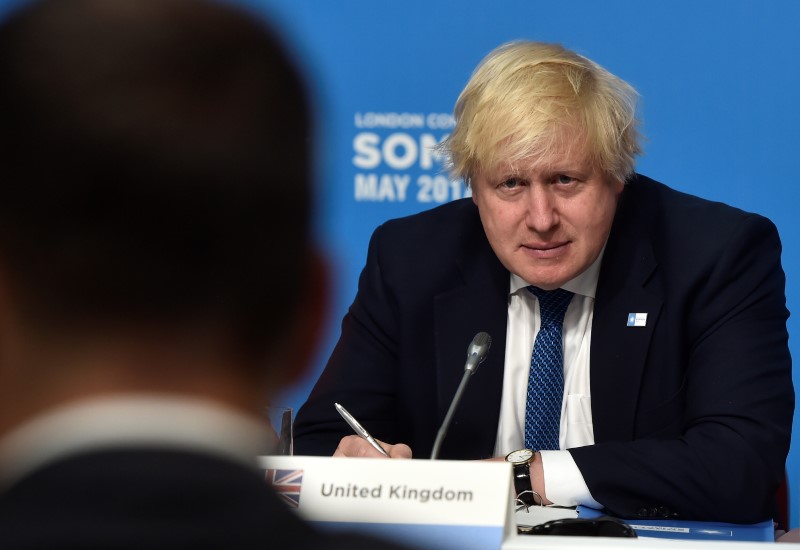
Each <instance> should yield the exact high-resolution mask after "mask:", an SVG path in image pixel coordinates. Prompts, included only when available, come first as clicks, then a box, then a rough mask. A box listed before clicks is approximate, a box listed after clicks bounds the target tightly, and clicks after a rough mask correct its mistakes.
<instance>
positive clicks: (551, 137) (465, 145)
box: [441, 42, 641, 182]
mask: <svg viewBox="0 0 800 550" xmlns="http://www.w3.org/2000/svg"><path fill="white" fill-rule="evenodd" d="M637 98H638V94H637V93H636V90H634V89H633V87H631V86H630V85H629V84H628V83H626V82H625V81H623V80H622V79H620V78H618V77H616V76H614V75H612V74H611V73H609V72H608V71H606V70H605V69H603V68H602V67H600V66H599V65H597V64H596V63H594V62H593V61H590V60H589V59H586V58H585V57H583V56H581V55H578V54H577V53H575V52H572V51H570V50H568V49H566V48H564V47H563V46H561V45H558V44H545V43H540V42H511V43H508V44H504V45H502V46H500V47H499V48H497V49H495V50H494V51H493V52H491V53H490V54H489V55H488V56H486V58H485V59H484V60H483V61H482V62H481V63H480V65H478V67H477V68H476V69H475V72H474V73H473V74H472V77H471V78H470V81H469V82H468V83H467V86H466V87H465V88H464V90H463V91H462V92H461V95H460V96H459V97H458V101H457V102H456V107H455V119H456V126H455V128H454V130H453V132H452V133H451V134H450V137H448V138H447V140H445V142H444V143H443V144H442V145H441V152H442V153H443V154H444V156H445V158H446V159H447V161H448V168H449V169H450V172H451V173H452V175H453V176H454V177H463V178H464V179H465V181H467V182H469V181H470V179H471V177H472V176H473V175H474V174H475V173H477V172H479V171H481V170H491V169H492V168H494V167H495V166H497V165H498V163H500V162H507V163H510V164H511V165H512V166H513V165H514V164H515V163H516V162H517V161H520V160H522V159H524V158H528V157H531V156H536V157H544V158H546V157H547V156H548V155H552V154H553V153H556V154H557V153H558V152H559V151H563V146H564V145H565V144H564V143H563V139H564V138H565V137H570V138H572V139H574V138H575V137H579V139H582V140H583V143H582V144H583V145H585V146H586V150H587V152H588V154H589V155H590V160H591V161H592V162H593V163H596V165H597V166H599V167H600V168H601V169H602V170H603V171H604V172H605V173H606V174H608V175H609V176H611V177H613V178H615V179H617V180H619V181H625V180H626V179H627V178H628V177H629V176H630V175H631V174H632V173H633V169H634V164H635V157H636V156H637V155H639V154H640V153H641V145H640V140H641V136H640V134H639V131H638V129H637V127H638V125H639V121H638V120H637V118H636V101H637Z"/></svg>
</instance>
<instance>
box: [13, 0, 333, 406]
mask: <svg viewBox="0 0 800 550" xmlns="http://www.w3.org/2000/svg"><path fill="white" fill-rule="evenodd" d="M0 82H2V86H0V120H1V121H2V124H0V358H1V359H2V360H1V361H0V395H2V394H4V393H10V392H17V393H19V392H20V391H22V390H21V389H20V388H23V387H24V386H25V384H26V380H28V381H30V380H31V377H36V378H37V382H36V383H35V384H34V383H33V382H31V383H30V387H29V388H26V389H25V391H27V390H30V391H31V392H33V391H37V392H39V393H42V392H44V391H47V392H49V393H50V394H53V395H54V396H55V397H54V398H55V399H64V398H68V397H69V396H68V395H66V394H68V393H69V392H73V393H74V392H78V393H80V391H83V390H81V389H80V388H79V387H78V383H79V382H80V383H81V384H83V387H84V388H86V387H87V384H86V380H82V381H79V382H75V384H74V386H75V387H74V388H72V389H70V385H71V383H70V380H79V378H78V377H79V375H80V373H79V371H80V367H79V364H80V361H78V360H76V358H78V357H89V356H90V355H91V353H95V352H94V351H93V352H91V353H90V352H87V351H86V350H100V349H103V350H104V351H103V352H99V351H98V352H97V353H96V355H97V356H98V357H105V358H110V357H117V358H120V359H121V360H120V365H121V367H120V369H121V371H124V370H125V368H127V367H132V366H133V363H135V362H136V361H135V360H134V359H132V358H130V357H127V358H126V357H125V353H124V351H122V352H120V351H119V350H117V352H114V351H110V350H113V349H114V346H115V345H116V344H120V345H121V346H122V348H120V349H123V348H125V346H127V349H128V350H130V351H132V350H140V351H142V356H141V357H140V358H139V359H143V360H144V361H141V362H145V363H151V364H150V365H148V364H140V365H138V367H136V368H128V371H131V372H125V373H124V374H122V375H120V374H119V373H116V374H114V376H108V377H107V380H105V381H104V380H103V377H104V376H105V375H104V374H103V373H102V370H98V369H96V368H94V367H92V369H90V370H91V371H92V377H93V379H94V380H96V382H93V383H91V384H89V386H93V387H94V388H96V389H97V390H98V391H106V390H111V391H115V390H117V389H119V390H122V391H126V390H132V391H136V390H140V389H144V390H156V391H179V392H183V391H195V390H196V391H199V392H200V393H209V394H213V393H214V392H216V391H219V392H224V391H226V390H223V389H222V388H226V387H228V388H229V389H230V388H231V387H232V388H234V389H233V390H232V391H230V393H231V394H232V395H233V394H236V393H237V392H238V391H239V390H242V391H243V392H244V393H247V392H248V391H249V392H250V393H249V394H248V395H247V396H246V397H242V396H234V401H235V400H237V399H238V400H239V401H240V402H245V401H248V400H250V401H248V404H254V403H255V400H256V399H257V395H261V396H262V398H265V397H266V395H265V388H264V387H262V386H261V385H259V384H261V383H262V382H264V381H265V380H267V379H270V380H271V382H269V383H271V384H272V385H273V386H274V385H276V384H277V383H278V382H277V380H281V379H282V377H283V375H284V374H285V373H284V372H280V371H278V370H277V368H278V367H275V365H278V364H280V365H287V364H292V365H293V366H296V365H297V364H298V363H302V362H303V361H304V360H305V359H307V357H305V356H304V353H306V352H305V351H303V350H307V349H308V348H309V346H308V343H307V342H305V343H304V344H303V345H302V346H298V345H296V344H297V343H298V341H299V339H300V338H301V336H304V337H306V338H312V339H313V337H314V334H315V332H316V329H317V328H318V327H317V322H318V320H319V318H320V314H319V313H320V311H319V307H320V304H321V303H322V302H324V300H323V299H322V298H324V296H323V294H324V277H323V273H322V271H321V268H320V265H319V263H318V262H317V261H316V259H315V255H314V253H313V251H312V247H311V246H310V237H309V217H310V216H309V215H310V212H309V210H310V188H311V185H310V165H311V162H310V158H309V157H310V154H309V119H308V110H307V105H306V97H305V93H304V89H303V86H302V83H301V81H300V78H299V77H298V75H297V74H296V72H295V71H294V69H293V68H292V66H291V64H290V63H289V62H288V60H287V57H286V55H285V53H284V52H283V51H282V49H281V48H280V47H279V45H278V44H277V43H276V41H275V40H274V38H273V37H272V36H271V34H270V33H269V32H268V31H267V30H266V29H265V28H264V27H263V26H262V25H260V24H259V23H258V22H256V21H255V20H254V19H253V18H252V17H250V16H248V15H246V14H244V13H241V12H239V11H237V10H235V9H232V8H231V7H229V6H222V5H216V4H214V3H211V2H208V3H207V2H198V1H190V0H155V1H144V0H71V1H69V2H64V1H61V0H46V1H44V2H39V3H34V4H32V5H30V6H28V7H26V8H24V9H22V10H20V11H18V12H17V13H15V14H13V15H12V16H11V17H9V18H8V19H7V20H5V21H4V22H3V23H2V25H0ZM304 333H305V334H304ZM298 348H302V349H298ZM148 350H149V351H148ZM158 350H161V351H164V352H165V353H166V355H165V356H164V360H163V361H160V360H157V358H155V356H156V355H157V354H158ZM148 353H150V355H149V356H148ZM195 359H196V360H197V361H195ZM70 360H71V362H70ZM184 360H185V361H184ZM126 363H127V364H126ZM159 363H163V364H159ZM204 363H205V364H206V366H208V367H209V369H208V371H207V372H206V371H204V370H203V366H202V365H203V364H204ZM166 364H168V366H169V368H167V369H165V368H164V367H165V365H166ZM73 367H74V368H73ZM137 369H141V370H140V371H139V372H136V370H137ZM270 369H272V370H270ZM87 372H88V370H87ZM84 374H86V373H84ZM86 375H87V376H88V374H86ZM215 377H227V378H228V380H229V381H231V384H226V383H219V384H217V383H216V382H215V381H214V380H215ZM204 378H205V380H206V383H205V384H203V383H201V382H199V381H200V380H203V379H204ZM192 379H195V380H196V381H198V382H197V383H196V384H195V387H194V388H192V390H189V389H188V388H189V387H190V386H192ZM48 380H52V381H53V382H52V383H48ZM120 380H124V382H120ZM56 381H57V382H58V384H56ZM255 382H257V384H254V383H255ZM126 384H128V386H127V387H126ZM115 385H119V387H114V386H115ZM215 386H216V387H215ZM247 388H252V389H251V390H250V389H247ZM87 391H88V390H87ZM58 394H64V395H62V396H61V397H59V395H58ZM212 397H214V395H212ZM240 397H242V398H241V399H240ZM20 399H21V398H20ZM43 399H44V398H43ZM0 401H2V399H0ZM33 401H35V399H29V402H33ZM30 406H31V407H33V405H30Z"/></svg>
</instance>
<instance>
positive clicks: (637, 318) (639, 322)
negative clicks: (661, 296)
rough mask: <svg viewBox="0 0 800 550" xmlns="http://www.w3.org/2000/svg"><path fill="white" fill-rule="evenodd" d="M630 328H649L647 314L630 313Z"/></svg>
mask: <svg viewBox="0 0 800 550" xmlns="http://www.w3.org/2000/svg"><path fill="white" fill-rule="evenodd" d="M628 326H629V327H644V326H647V313H628Z"/></svg>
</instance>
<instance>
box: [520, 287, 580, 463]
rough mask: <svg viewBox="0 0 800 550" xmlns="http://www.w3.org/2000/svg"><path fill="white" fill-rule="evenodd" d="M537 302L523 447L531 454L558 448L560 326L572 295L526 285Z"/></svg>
mask: <svg viewBox="0 0 800 550" xmlns="http://www.w3.org/2000/svg"><path fill="white" fill-rule="evenodd" d="M528 290H530V291H531V292H532V293H533V294H534V295H535V296H536V297H537V298H538V299H539V312H540V317H541V323H540V327H539V332H538V333H537V334H536V341H535V342H534V343H533V355H532V357H531V372H530V375H529V376H528V398H527V401H526V405H525V447H526V448H528V449H533V450H534V451H542V450H552V449H558V448H559V445H558V433H559V428H560V425H561V402H562V401H563V399H564V350H563V348H564V346H563V344H562V341H561V327H562V325H563V324H564V314H565V313H566V311H567V306H568V305H569V302H570V300H572V296H573V293H572V292H570V291H569V290H564V289H562V288H559V289H556V290H550V291H547V290H542V289H541V288H537V287H535V286H529V287H528Z"/></svg>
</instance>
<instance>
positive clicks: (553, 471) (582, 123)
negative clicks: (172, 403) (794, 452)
mask: <svg viewBox="0 0 800 550" xmlns="http://www.w3.org/2000/svg"><path fill="white" fill-rule="evenodd" d="M636 103H637V97H636V92H635V91H634V90H633V88H632V87H631V86H630V85H628V84H627V83H626V82H624V81H622V80H621V79H619V78H618V77H616V76H614V75H612V74H610V73H609V72H608V71H606V70H605V69H603V68H602V67H600V66H598V65H597V64H596V63H594V62H592V61H590V60H589V59H586V58H585V57H583V56H580V55H578V54H576V53H574V52H572V51H569V50H567V49H565V48H563V47H561V46H558V45H554V44H543V43H536V42H517V43H511V44H507V45H504V46H501V47H500V48H498V49H496V50H495V51H494V52H492V53H491V54H489V56H487V58H486V59H485V60H484V61H483V62H482V63H481V64H480V66H479V67H478V68H477V69H476V71H475V72H474V74H473V75H472V78H471V79H470V81H469V83H468V84H467V86H466V88H465V89H464V90H463V92H462V93H461V95H460V97H459V98H458V102H457V104H456V108H455V118H456V126H455V128H454V130H453V132H452V133H451V134H450V136H449V138H448V139H447V140H446V142H445V143H444V145H443V149H444V151H445V152H446V153H447V154H448V155H449V158H450V162H451V164H452V172H453V174H454V175H455V176H458V177H463V178H464V179H465V181H466V182H468V183H469V184H470V186H471V189H472V199H471V200H470V199H463V200H459V201H455V202H453V203H450V204H446V205H443V206H441V207H438V208H435V209H433V210H430V211H428V212H423V213H421V214H418V215H415V216H411V217H408V218H404V219H400V220H392V221H389V222H387V223H385V224H383V225H382V226H381V227H379V228H378V229H377V230H376V231H375V233H374V235H373V237H372V240H371V242H370V246H369V252H368V256H367V263H366V267H365V268H364V271H363V272H362V274H361V279H360V282H359V289H358V295H357V296H356V298H355V301H354V303H353V305H352V306H351V308H350V310H349V312H348V314H347V316H346V317H345V319H344V321H343V324H342V335H341V338H340V340H339V343H338V345H337V347H336V348H335V350H334V352H333V355H332V356H331V358H330V361H329V363H328V365H327V367H326V369H325V371H324V372H323V374H322V376H321V378H320V380H319V381H318V383H317V385H316V386H315V388H314V390H313V391H312V393H311V395H310V397H309V400H308V401H307V403H306V404H305V405H304V406H303V408H302V409H301V410H300V411H299V413H298V416H297V422H296V425H295V451H296V452H298V453H309V454H332V453H335V454H336V455H344V456H379V455H378V453H376V452H375V451H374V449H372V448H371V447H370V446H369V445H367V444H366V443H365V442H364V441H363V440H361V439H360V438H358V437H355V436H352V435H349V432H348V429H347V426H346V425H344V424H343V423H342V422H341V421H340V419H338V418H337V417H336V413H335V412H334V409H333V402H339V403H342V404H343V405H345V406H346V407H348V409H349V410H350V411H351V412H352V413H353V414H354V415H355V416H356V417H357V418H358V419H359V420H360V421H361V423H362V424H363V425H364V426H365V427H366V428H367V429H368V430H370V432H371V433H372V434H373V435H374V436H375V437H376V438H378V439H381V440H383V441H385V442H388V443H387V444H386V447H387V449H388V450H389V453H390V455H391V456H393V457H408V456H410V455H411V453H412V450H413V453H414V455H415V456H420V457H427V456H429V454H430V452H431V448H432V445H433V442H434V439H435V436H436V431H437V428H438V426H439V425H440V424H441V422H442V419H443V417H444V415H445V412H446V411H447V408H448V405H449V403H450V400H451V399H452V397H453V394H454V393H455V390H456V387H457V386H458V384H459V381H460V380H461V377H462V374H463V368H462V365H463V357H464V351H465V349H466V347H467V344H468V343H469V342H470V339H471V338H472V336H473V335H474V334H476V333H478V332H480V331H486V332H488V333H489V334H490V335H491V336H492V337H493V340H494V341H493V344H492V349H491V351H490V352H489V356H488V358H487V359H486V361H485V363H484V365H483V366H482V367H481V369H480V371H479V372H478V373H477V374H475V380H474V381H473V382H472V383H471V385H470V386H469V387H468V388H467V390H466V392H465V393H464V396H463V399H462V401H461V406H460V408H459V409H458V411H457V413H456V414H455V416H454V418H453V423H452V425H451V427H450V430H449V433H448V435H447V438H446V439H445V441H444V444H443V445H442V449H441V455H440V456H441V457H442V458H453V459H480V458H489V457H503V456H506V455H508V457H507V459H508V460H509V461H512V462H515V463H516V464H515V466H514V469H515V484H516V488H517V492H518V494H520V495H521V496H522V498H525V499H527V500H528V501H529V503H533V502H536V503H550V502H552V503H555V504H559V505H564V506H574V505H578V504H583V505H586V506H591V507H596V508H601V507H605V508H606V509H607V510H608V511H609V512H611V513H614V514H617V515H620V516H622V517H628V518H636V517H642V518H674V517H679V518H686V519H704V520H719V521H728V522H741V523H751V522H757V521H761V520H765V519H767V518H769V517H771V516H772V513H773V505H774V495H775V490H776V488H777V486H778V484H779V483H780V481H781V480H782V479H783V476H784V466H785V460H786V455H787V452H788V449H789V440H790V434H791V425H792V413H793V407H794V392H793V389H792V378H791V375H792V373H791V358H790V355H789V349H788V335H787V331H786V319H787V317H788V312H787V310H786V305H785V302H786V301H785V295H784V286H785V279H784V273H783V270H782V268H781V243H780V240H779V237H778V232H777V231H776V228H775V226H774V225H773V224H772V223H771V222H770V221H769V220H767V219H766V218H764V217H762V216H759V215H756V214H750V213H747V212H743V211H741V210H738V209H735V208H732V207H729V206H726V205H723V204H720V203H715V202H710V201H707V200H703V199H700V198H697V197H694V196H690V195H687V194H683V193H679V192H677V191H675V190H673V189H670V188H669V187H667V186H665V185H663V184H661V183H658V182H656V181H654V180H651V179H649V178H647V177H645V176H642V175H639V174H637V173H635V171H634V163H635V159H636V157H637V156H638V155H639V154H640V150H641V146H640V136H639V132H638V120H637V117H636ZM710 172H711V173H713V170H710ZM542 304H545V306H544V307H543V306H542ZM540 334H541V335H542V338H540ZM540 343H541V344H540ZM554 366H556V367H555V368H554ZM514 451H519V452H516V453H514ZM509 453H513V454H509Z"/></svg>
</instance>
